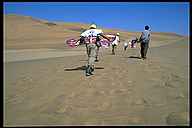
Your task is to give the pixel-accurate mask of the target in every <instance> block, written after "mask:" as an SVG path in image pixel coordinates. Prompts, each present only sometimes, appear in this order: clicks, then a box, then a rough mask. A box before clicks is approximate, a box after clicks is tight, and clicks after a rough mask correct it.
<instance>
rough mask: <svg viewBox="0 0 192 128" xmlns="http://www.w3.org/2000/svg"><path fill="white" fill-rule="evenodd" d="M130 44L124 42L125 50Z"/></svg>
mask: <svg viewBox="0 0 192 128" xmlns="http://www.w3.org/2000/svg"><path fill="white" fill-rule="evenodd" d="M128 46H129V44H128V43H127V42H125V43H124V51H126V49H127V48H128Z"/></svg>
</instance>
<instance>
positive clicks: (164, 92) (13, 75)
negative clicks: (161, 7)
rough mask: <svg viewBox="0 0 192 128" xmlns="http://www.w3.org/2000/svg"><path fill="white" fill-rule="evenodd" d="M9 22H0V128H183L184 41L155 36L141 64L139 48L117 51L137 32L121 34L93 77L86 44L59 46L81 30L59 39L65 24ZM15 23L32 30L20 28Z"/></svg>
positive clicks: (185, 121) (186, 48)
mask: <svg viewBox="0 0 192 128" xmlns="http://www.w3.org/2000/svg"><path fill="white" fill-rule="evenodd" d="M14 18H15V20H18V21H16V22H15V24H12V25H13V26H12V27H13V28H14V27H15V28H17V29H14V30H9V29H10V23H11V21H10V20H9V18H8V19H7V18H6V22H5V26H6V28H5V33H6V34H5V37H6V39H5V42H4V44H5V45H6V47H5V49H4V57H5V58H4V59H5V60H4V92H5V93H4V126H37V125H38V126H39V125H43V126H47V125H189V86H188V85H189V82H188V81H189V72H188V71H189V59H188V57H189V40H188V39H187V38H186V37H180V36H177V35H174V34H170V35H169V34H163V33H154V35H153V38H152V40H151V48H150V49H149V52H148V59H147V60H141V59H138V56H139V46H137V48H135V49H130V48H129V49H128V50H127V51H126V52H124V51H123V40H125V39H127V38H129V37H131V35H135V33H130V32H123V31H122V32H120V33H121V35H122V36H123V39H121V43H120V45H119V46H118V47H117V49H116V50H117V51H116V55H115V56H114V55H111V48H109V49H101V50H100V54H99V57H100V61H99V62H97V63H96V65H95V74H94V75H92V76H90V77H86V76H85V74H84V71H85V64H86V61H87V56H86V54H85V47H84V46H80V47H78V48H75V49H69V48H67V47H66V46H64V41H63V40H65V39H66V38H67V36H70V35H71V36H74V35H78V34H79V33H80V32H78V31H77V29H81V28H78V27H77V26H76V27H77V29H76V28H75V30H68V29H66V31H65V32H66V35H65V34H64V36H63V32H61V31H60V30H62V29H61V28H64V25H63V26H62V25H61V24H60V25H61V26H60V25H59V27H58V26H57V27H58V28H57V29H58V31H57V29H56V28H52V27H55V26H54V25H53V26H51V28H50V26H46V25H44V26H43V25H42V22H43V23H44V22H46V21H39V22H37V21H31V20H32V19H31V18H30V17H18V16H14ZM22 18H26V20H23V19H22ZM21 19H22V20H21ZM20 22H25V24H26V26H28V25H29V24H28V23H29V22H30V24H31V25H32V26H31V27H29V26H30V25H29V26H28V28H24V29H20V27H18V26H16V25H18V24H17V23H20ZM26 22H27V23H26ZM34 24H36V25H37V24H39V25H40V26H39V27H37V26H36V27H33V25H34ZM72 26H75V25H72ZM78 26H79V25H78ZM60 27H61V28H60ZM35 28H36V29H37V30H33V29H35ZM68 28H71V26H68ZM48 29H49V30H48ZM11 31H13V33H12V32H11ZM22 31H25V32H27V31H28V32H30V33H21V32H22ZM35 31H38V32H41V31H43V32H44V31H45V33H42V35H41V34H40V35H41V36H39V35H38V34H35ZM54 31H55V33H53V32H54ZM72 31H73V32H74V33H71V32H72ZM105 31H106V32H107V31H109V30H105ZM114 31H115V30H114ZM33 32H34V33H33ZM14 33H17V34H18V37H17V36H16V35H17V34H15V35H14ZM49 34H50V35H51V36H50V35H49ZM138 34H139V33H138ZM22 36H24V37H26V38H25V39H23V38H22ZM31 37H33V38H31Z"/></svg>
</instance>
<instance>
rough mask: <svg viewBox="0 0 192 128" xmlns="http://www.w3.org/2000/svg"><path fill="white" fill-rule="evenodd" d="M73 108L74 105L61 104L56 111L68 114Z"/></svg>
mask: <svg viewBox="0 0 192 128" xmlns="http://www.w3.org/2000/svg"><path fill="white" fill-rule="evenodd" d="M71 110H72V107H70V106H61V107H59V108H58V109H57V110H56V111H55V113H56V114H68V113H69V112H70V111H71Z"/></svg>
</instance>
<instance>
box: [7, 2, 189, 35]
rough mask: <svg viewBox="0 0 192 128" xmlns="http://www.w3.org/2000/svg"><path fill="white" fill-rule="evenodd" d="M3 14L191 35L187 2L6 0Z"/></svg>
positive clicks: (126, 29) (103, 26)
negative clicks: (19, 0)
mask: <svg viewBox="0 0 192 128" xmlns="http://www.w3.org/2000/svg"><path fill="white" fill-rule="evenodd" d="M4 14H19V15H26V16H32V17H34V18H39V19H45V20H49V21H60V22H79V23H87V24H91V23H93V22H94V23H96V24H97V25H98V26H100V27H102V28H115V29H122V30H125V31H142V30H143V29H144V26H145V25H149V26H150V27H151V30H152V31H154V32H174V33H177V34H180V35H189V3H187V2H153V3H151V2H145V3H142V2H71V3H69V2H4Z"/></svg>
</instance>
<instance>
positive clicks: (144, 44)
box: [139, 26, 151, 59]
mask: <svg viewBox="0 0 192 128" xmlns="http://www.w3.org/2000/svg"><path fill="white" fill-rule="evenodd" d="M150 36H151V34H150V31H149V26H145V30H144V31H143V32H142V34H141V36H140V39H139V42H140V43H141V51H140V52H141V58H142V59H146V58H147V57H146V55H147V50H148V48H149V41H150Z"/></svg>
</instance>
